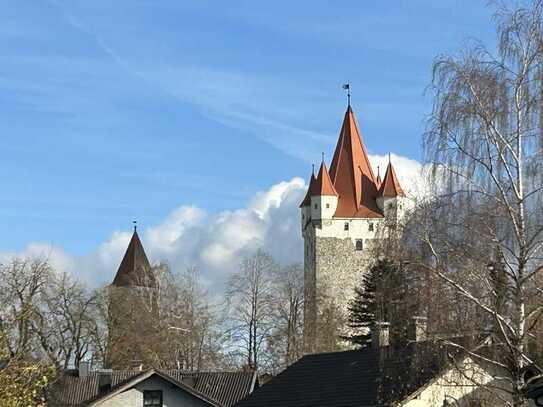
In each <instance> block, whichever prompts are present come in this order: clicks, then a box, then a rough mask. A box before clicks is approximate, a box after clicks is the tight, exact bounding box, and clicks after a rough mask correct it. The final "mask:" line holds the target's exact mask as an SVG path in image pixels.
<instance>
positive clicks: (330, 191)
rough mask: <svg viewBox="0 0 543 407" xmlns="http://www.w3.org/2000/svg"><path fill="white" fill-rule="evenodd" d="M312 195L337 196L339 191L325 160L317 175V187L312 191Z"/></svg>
mask: <svg viewBox="0 0 543 407" xmlns="http://www.w3.org/2000/svg"><path fill="white" fill-rule="evenodd" d="M311 195H318V196H322V195H333V196H337V192H336V190H335V188H334V185H332V180H331V179H330V174H328V168H326V164H325V163H324V161H323V162H322V164H321V168H320V169H319V175H317V180H316V182H315V189H314V191H312V193H311Z"/></svg>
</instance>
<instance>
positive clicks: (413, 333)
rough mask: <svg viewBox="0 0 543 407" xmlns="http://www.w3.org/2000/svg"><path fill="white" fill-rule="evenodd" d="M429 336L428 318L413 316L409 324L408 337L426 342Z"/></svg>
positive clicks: (414, 340)
mask: <svg viewBox="0 0 543 407" xmlns="http://www.w3.org/2000/svg"><path fill="white" fill-rule="evenodd" d="M427 336H428V318H426V317H413V318H412V320H411V325H410V326H409V332H408V339H409V340H410V341H413V342H424V341H425V340H426V339H427Z"/></svg>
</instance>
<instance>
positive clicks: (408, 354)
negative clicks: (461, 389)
mask: <svg viewBox="0 0 543 407" xmlns="http://www.w3.org/2000/svg"><path fill="white" fill-rule="evenodd" d="M445 365H446V356H445V352H444V348H442V347H441V346H439V345H437V344H432V343H429V342H428V343H420V342H419V343H414V342H412V343H410V344H408V345H406V346H405V347H402V348H393V347H385V348H383V350H382V351H381V352H378V351H376V350H375V349H371V348H366V349H362V350H354V351H347V352H334V353H322V354H314V355H308V356H304V357H303V358H302V359H300V360H299V361H298V362H296V363H294V364H293V365H291V366H290V367H288V368H287V369H286V370H284V371H283V372H282V373H280V374H279V375H278V376H276V377H274V378H273V379H272V380H271V381H270V382H269V383H267V384H265V385H263V386H262V387H260V388H259V389H256V390H255V391H254V392H253V393H252V394H251V395H250V396H249V397H247V398H246V399H244V400H241V401H240V402H239V403H238V404H236V407H257V406H258V407H272V406H273V407H275V406H281V407H309V406H311V407H321V406H322V407H354V406H356V407H365V406H368V407H369V406H381V405H385V406H386V405H390V404H391V403H393V402H395V401H399V400H403V399H405V398H406V397H408V396H409V395H411V394H412V393H413V392H415V391H416V390H417V389H419V388H420V387H421V386H423V385H424V384H426V383H428V382H429V381H430V380H431V379H432V378H434V377H435V376H436V375H437V374H438V373H439V371H440V370H441V369H442V368H443V367H444V366H445Z"/></svg>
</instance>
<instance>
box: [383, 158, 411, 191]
mask: <svg viewBox="0 0 543 407" xmlns="http://www.w3.org/2000/svg"><path fill="white" fill-rule="evenodd" d="M379 195H380V196H383V197H386V198H396V197H398V196H400V197H405V193H404V192H403V189H402V187H401V186H400V181H398V177H397V176H396V171H394V167H393V166H392V163H391V162H390V159H389V162H388V166H387V170H386V172H385V178H384V179H383V182H382V184H381V187H380V188H379Z"/></svg>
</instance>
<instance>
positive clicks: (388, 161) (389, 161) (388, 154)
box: [388, 151, 390, 165]
mask: <svg viewBox="0 0 543 407" xmlns="http://www.w3.org/2000/svg"><path fill="white" fill-rule="evenodd" d="M388 164H389V165H390V151H389V152H388Z"/></svg>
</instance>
